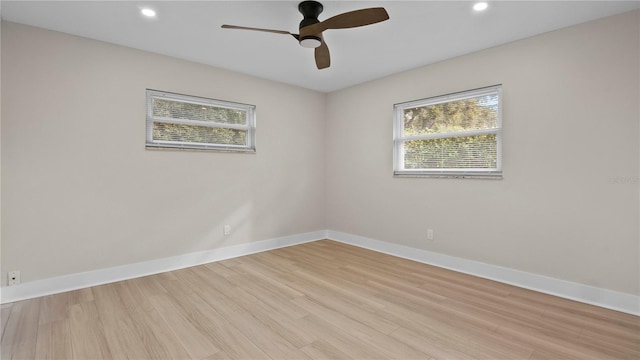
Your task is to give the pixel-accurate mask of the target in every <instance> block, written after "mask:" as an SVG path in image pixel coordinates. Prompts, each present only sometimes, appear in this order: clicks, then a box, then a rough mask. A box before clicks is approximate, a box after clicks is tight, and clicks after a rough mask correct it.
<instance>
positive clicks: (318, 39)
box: [222, 1, 389, 69]
mask: <svg viewBox="0 0 640 360" xmlns="http://www.w3.org/2000/svg"><path fill="white" fill-rule="evenodd" d="M323 9H324V7H323V6H322V4H320V3H319V2H317V1H303V2H301V3H300V4H298V11H300V13H301V14H302V17H303V19H302V21H301V22H300V26H299V31H300V34H293V33H290V32H288V31H284V30H271V29H260V28H252V27H246V26H236V25H222V28H223V29H240V30H252V31H262V32H270V33H275V34H283V35H291V36H293V37H294V38H295V39H296V40H298V42H299V43H300V46H302V47H305V48H314V49H315V59H316V66H317V68H318V69H326V68H328V67H329V66H330V65H331V59H330V56H329V48H328V47H327V43H326V42H325V41H324V38H323V37H322V32H323V31H325V30H330V29H347V28H354V27H359V26H365V25H371V24H375V23H378V22H381V21H385V20H388V19H389V14H388V13H387V11H386V10H385V9H384V8H381V7H378V8H368V9H360V10H354V11H349V12H346V13H343V14H339V15H336V16H333V17H330V18H328V19H326V20H324V21H320V20H318V16H319V15H320V14H321V13H322V10H323Z"/></svg>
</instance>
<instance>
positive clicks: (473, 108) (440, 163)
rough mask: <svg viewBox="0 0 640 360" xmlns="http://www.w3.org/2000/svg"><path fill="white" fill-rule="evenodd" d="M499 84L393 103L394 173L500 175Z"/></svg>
mask: <svg viewBox="0 0 640 360" xmlns="http://www.w3.org/2000/svg"><path fill="white" fill-rule="evenodd" d="M501 91H502V87H501V86H500V85H496V86H490V87H486V88H482V89H476V90H469V91H463V92H459V93H455V94H449V95H442V96H437V97H433V98H428V99H422V100H417V101H411V102H406V103H401V104H396V105H395V106H394V147H393V149H394V174H395V175H409V176H411V175H414V176H442V177H475V176H478V177H493V178H501V177H502V111H501V106H502V97H501Z"/></svg>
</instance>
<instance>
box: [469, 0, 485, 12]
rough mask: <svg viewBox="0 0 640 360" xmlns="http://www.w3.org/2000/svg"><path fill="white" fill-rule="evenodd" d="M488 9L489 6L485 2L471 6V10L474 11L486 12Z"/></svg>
mask: <svg viewBox="0 0 640 360" xmlns="http://www.w3.org/2000/svg"><path fill="white" fill-rule="evenodd" d="M488 7H489V4H487V3H486V2H484V1H483V2H479V3H475V5H473V10H475V11H483V10H487V8H488Z"/></svg>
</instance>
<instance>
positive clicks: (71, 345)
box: [1, 240, 640, 360]
mask: <svg viewBox="0 0 640 360" xmlns="http://www.w3.org/2000/svg"><path fill="white" fill-rule="evenodd" d="M1 316H2V341H1V358H2V359H529V360H541V359H636V360H637V359H640V318H639V317H637V316H633V315H628V314H624V313H620V312H615V311H611V310H606V309H602V308H598V307H595V306H590V305H586V304H581V303H577V302H573V301H570V300H566V299H561V298H557V297H553V296H550V295H545V294H541V293H537V292H534V291H529V290H525V289H521V288H517V287H513V286H510V285H505V284H501V283H497V282H493V281H489V280H485V279H480V278H476V277H473V276H469V275H464V274H460V273H456V272H453V271H449V270H445V269H441V268H437V267H433V266H428V265H425V264H420V263H416V262H412V261H408V260H404V259H399V258H396V257H392V256H388V255H384V254H380V253H376V252H373V251H368V250H364V249H360V248H357V247H353V246H349V245H344V244H341V243H337V242H333V241H329V240H323V241H316V242H312V243H308V244H303V245H297V246H292V247H288V248H283V249H278V250H273V251H268V252H263V253H259V254H254V255H249V256H244V257H240V258H236V259H230V260H225V261H221V262H217V263H211V264H207V265H202V266H197V267H192V268H188V269H184V270H178V271H173V272H170V273H164V274H159V275H154V276H148V277H144V278H139V279H133V280H128V281H122V282H117V283H112V284H108V285H102V286H96V287H92V288H89V289H82V290H77V291H72V292H67V293H62V294H57V295H51V296H45V297H42V298H37V299H32V300H25V301H21V302H16V303H12V304H6V305H2V313H1Z"/></svg>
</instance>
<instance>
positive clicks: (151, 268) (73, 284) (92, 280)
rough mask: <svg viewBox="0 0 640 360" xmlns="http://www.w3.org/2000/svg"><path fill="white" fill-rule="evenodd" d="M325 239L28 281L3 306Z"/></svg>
mask: <svg viewBox="0 0 640 360" xmlns="http://www.w3.org/2000/svg"><path fill="white" fill-rule="evenodd" d="M326 237H327V232H326V230H321V231H314V232H309V233H304V234H296V235H291V236H285V237H279V238H275V239H269V240H262V241H256V242H251V243H246V244H240V245H233V246H227V247H223V248H220V249H213V250H207V251H200V252H194V253H189V254H184V255H178V256H172V257H168V258H163V259H157V260H150V261H144V262H139V263H135V264H128V265H122V266H116V267H111V268H106V269H100V270H94V271H88V272H84V273H78V274H70V275H64V276H58V277H54V278H49V279H42V280H36V281H29V282H25V283H22V284H19V285H14V286H10V287H2V289H1V292H0V303H2V304H6V303H10V302H14V301H20V300H26V299H32V298H35V297H39V296H45V295H51V294H57V293H62V292H66V291H71V290H77V289H82V288H86V287H91V286H96V285H102V284H108V283H112V282H116V281H121V280H128V279H133V278H137V277H142V276H147V275H153V274H158V273H162V272H167V271H172V270H178V269H184V268H187V267H190V266H196V265H202V264H206V263H210V262H214V261H220V260H225V259H230V258H234V257H238V256H244V255H250V254H255V253H258V252H262V251H268V250H273V249H278V248H282V247H287V246H292V245H297V244H303V243H306V242H311V241H316V240H321V239H325V238H326Z"/></svg>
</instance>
